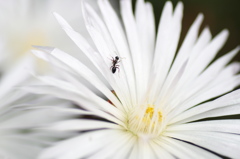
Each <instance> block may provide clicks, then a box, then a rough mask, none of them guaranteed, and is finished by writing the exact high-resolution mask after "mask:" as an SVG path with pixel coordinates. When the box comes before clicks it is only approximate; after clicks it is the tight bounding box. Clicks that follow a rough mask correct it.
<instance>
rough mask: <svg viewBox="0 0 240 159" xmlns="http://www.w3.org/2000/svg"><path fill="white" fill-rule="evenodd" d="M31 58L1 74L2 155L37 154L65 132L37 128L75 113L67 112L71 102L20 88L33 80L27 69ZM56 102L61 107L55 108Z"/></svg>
mask: <svg viewBox="0 0 240 159" xmlns="http://www.w3.org/2000/svg"><path fill="white" fill-rule="evenodd" d="M29 62H30V63H31V61H30V60H29V59H27V60H24V61H22V62H21V63H19V64H18V65H16V67H15V68H12V69H11V70H9V71H8V73H6V74H2V76H1V78H0V80H1V82H0V158H1V159H33V158H35V157H36V156H37V155H38V154H39V153H40V151H41V150H42V149H43V148H45V147H47V146H49V145H50V144H51V143H52V142H55V141H56V140H57V139H58V138H62V137H64V136H62V135H61V134H54V135H53V134H48V133H45V132H41V131H35V130H34V129H35V128H38V127H40V126H43V125H46V124H49V123H51V122H56V121H61V120H66V119H69V118H70V117H71V116H72V113H67V114H66V111H65V109H66V108H67V107H70V106H71V103H70V102H67V101H64V100H60V99H56V98H53V97H49V96H46V95H44V96H41V95H33V94H30V93H29V92H26V91H22V90H19V89H17V87H20V86H21V87H22V85H25V84H26V83H29V82H33V80H32V78H31V76H30V75H29V73H28V72H26V71H25V69H26V68H27V66H29V64H30V63H29ZM56 106H57V107H58V108H60V109H58V110H56V109H55V107H56ZM36 108H38V109H36ZM61 109H62V110H61ZM63 111H64V113H63ZM33 128H34V129H33Z"/></svg>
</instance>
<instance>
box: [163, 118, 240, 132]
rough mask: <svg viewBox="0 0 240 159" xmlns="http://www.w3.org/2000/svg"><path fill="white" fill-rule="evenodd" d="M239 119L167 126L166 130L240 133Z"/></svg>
mask: <svg viewBox="0 0 240 159" xmlns="http://www.w3.org/2000/svg"><path fill="white" fill-rule="evenodd" d="M239 125H240V120H230V119H229V120H211V121H202V122H193V123H188V124H181V125H172V126H168V127H167V131H174V132H176V131H193V130H194V131H214V132H227V133H235V134H240V127H239Z"/></svg>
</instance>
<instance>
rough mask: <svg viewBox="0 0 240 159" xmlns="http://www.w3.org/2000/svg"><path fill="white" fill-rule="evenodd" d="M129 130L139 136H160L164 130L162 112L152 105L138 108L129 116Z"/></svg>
mask: <svg viewBox="0 0 240 159" xmlns="http://www.w3.org/2000/svg"><path fill="white" fill-rule="evenodd" d="M128 128H129V131H131V132H132V133H134V134H136V135H138V136H141V135H150V136H152V137H156V136H159V135H160V133H161V132H162V130H163V128H164V126H163V115H162V112H161V111H160V110H159V109H158V108H156V107H155V105H152V104H146V105H143V106H141V107H140V108H139V107H138V108H136V109H135V110H133V112H132V113H130V115H129V119H128Z"/></svg>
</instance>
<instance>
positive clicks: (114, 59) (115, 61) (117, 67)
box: [110, 56, 120, 74]
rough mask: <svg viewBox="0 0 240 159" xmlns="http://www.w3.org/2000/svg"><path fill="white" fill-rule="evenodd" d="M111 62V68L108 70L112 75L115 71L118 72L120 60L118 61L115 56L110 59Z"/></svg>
mask: <svg viewBox="0 0 240 159" xmlns="http://www.w3.org/2000/svg"><path fill="white" fill-rule="evenodd" d="M111 60H112V66H111V67H110V69H111V70H112V73H113V74H114V73H115V72H116V71H117V69H118V71H119V70H120V68H119V65H117V64H118V63H119V62H120V60H119V57H118V56H115V58H113V57H112V59H111Z"/></svg>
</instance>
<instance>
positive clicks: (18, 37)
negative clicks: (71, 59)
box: [0, 0, 96, 71]
mask: <svg viewBox="0 0 240 159" xmlns="http://www.w3.org/2000/svg"><path fill="white" fill-rule="evenodd" d="M95 1H96V0H89V2H91V3H92V4H93V5H94V4H95V3H96V2H95ZM95 6H96V5H95ZM80 7H81V3H80V1H79V0H61V1H59V0H8V1H6V0H0V19H1V20H0V27H1V30H0V52H1V53H0V54H1V56H0V68H1V71H7V70H8V69H9V68H11V67H14V64H16V62H18V61H19V60H21V59H22V57H24V56H29V52H30V50H31V49H33V47H32V45H45V46H55V47H62V48H63V49H64V50H67V51H69V52H73V54H74V55H76V56H77V55H79V51H78V50H77V47H76V46H74V45H73V44H72V43H71V41H70V40H69V39H68V37H67V36H66V35H65V34H64V33H63V32H62V30H61V28H60V27H59V25H58V24H57V22H56V20H55V19H54V16H53V15H52V12H54V11H57V12H60V13H61V14H62V15H64V16H65V17H66V18H68V19H69V20H70V21H71V23H72V24H73V25H74V26H76V27H77V28H82V29H79V31H80V32H81V33H82V34H84V35H87V34H86V33H87V31H86V29H85V28H83V27H81V26H82V25H83V23H84V22H83V19H82V18H81V11H79V8H80ZM76 50H77V51H76ZM80 57H81V56H80ZM82 58H83V57H82ZM39 67H43V66H41V65H40V66H39Z"/></svg>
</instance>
